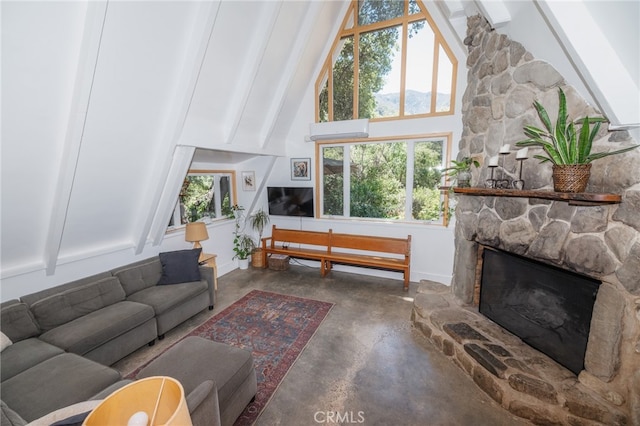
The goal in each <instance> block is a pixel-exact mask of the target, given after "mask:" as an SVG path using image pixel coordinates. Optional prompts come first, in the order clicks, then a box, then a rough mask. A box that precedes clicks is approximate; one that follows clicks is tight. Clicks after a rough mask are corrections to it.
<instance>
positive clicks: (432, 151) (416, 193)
mask: <svg viewBox="0 0 640 426" xmlns="http://www.w3.org/2000/svg"><path fill="white" fill-rule="evenodd" d="M444 143H445V142H444V141H425V142H416V143H415V147H414V174H413V205H412V208H411V210H412V211H411V213H412V217H413V219H416V220H438V219H439V218H440V206H441V204H442V200H441V198H442V195H441V192H440V190H439V189H438V186H439V185H440V178H441V173H440V169H441V167H442V164H443V163H442V159H443V147H444Z"/></svg>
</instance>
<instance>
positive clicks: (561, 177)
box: [553, 163, 591, 193]
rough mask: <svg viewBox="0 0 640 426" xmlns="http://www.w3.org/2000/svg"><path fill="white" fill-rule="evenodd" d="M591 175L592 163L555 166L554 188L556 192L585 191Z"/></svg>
mask: <svg viewBox="0 0 640 426" xmlns="http://www.w3.org/2000/svg"><path fill="white" fill-rule="evenodd" d="M590 176H591V163H588V164H567V165H562V166H560V165H554V166H553V190H554V191H556V192H574V193H575V192H584V190H585V189H586V188H587V183H589V177H590Z"/></svg>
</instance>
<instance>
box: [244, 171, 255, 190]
mask: <svg viewBox="0 0 640 426" xmlns="http://www.w3.org/2000/svg"><path fill="white" fill-rule="evenodd" d="M241 176H242V190H243V191H255V190H256V173H255V172H242V174H241Z"/></svg>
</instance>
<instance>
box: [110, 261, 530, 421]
mask: <svg viewBox="0 0 640 426" xmlns="http://www.w3.org/2000/svg"><path fill="white" fill-rule="evenodd" d="M417 286H418V284H417V283H411V287H410V291H409V292H408V293H407V292H403V291H402V281H401V280H390V279H383V278H373V277H367V276H364V275H359V274H357V275H356V274H348V273H341V272H335V271H334V272H332V273H331V274H329V275H328V276H327V277H325V278H320V274H319V271H318V269H314V268H309V267H305V266H299V265H293V266H292V267H291V268H290V269H289V270H288V271H271V270H262V269H253V268H249V269H248V270H245V271H240V270H235V271H233V272H231V273H229V274H227V275H225V276H223V277H221V278H220V279H219V280H218V292H217V298H218V299H217V302H216V307H215V309H214V311H212V312H208V311H207V312H203V313H201V314H199V315H197V316H196V317H194V318H192V319H191V320H189V321H187V322H186V323H185V324H183V325H182V326H180V327H178V328H176V329H174V330H172V331H171V332H169V333H167V335H166V338H165V339H164V340H162V341H159V342H157V343H156V344H155V345H154V346H153V347H145V348H143V349H140V350H139V351H138V352H136V353H134V354H132V355H130V356H129V357H127V358H125V359H124V360H122V361H120V362H118V363H117V364H116V365H115V367H116V368H118V369H119V370H120V371H121V372H122V373H123V374H125V375H126V374H127V373H129V372H131V371H133V369H135V368H136V367H137V366H139V365H140V364H141V363H142V362H144V361H145V360H146V359H149V358H150V357H153V356H155V355H156V354H158V353H160V352H161V351H163V350H164V349H165V348H166V347H168V346H169V345H170V344H171V343H173V342H175V341H176V340H178V339H179V338H181V337H182V336H183V335H184V334H185V333H186V332H188V331H190V330H191V329H193V328H194V327H195V326H197V325H199V324H200V323H202V322H204V321H205V320H206V319H207V318H209V317H210V316H211V315H214V314H216V313H218V312H220V311H221V310H222V309H224V308H225V307H227V306H229V305H230V304H232V303H233V302H235V301H236V300H238V299H239V298H241V297H242V296H244V295H245V294H247V293H248V292H249V291H251V290H253V289H259V290H265V291H272V292H276V293H285V294H290V295H294V296H300V297H307V298H311V299H316V300H322V301H327V302H332V303H334V304H335V306H334V307H333V309H332V310H331V312H330V313H329V314H328V316H327V318H326V319H325V320H324V322H323V323H322V324H321V326H320V328H319V329H318V330H317V332H316V334H315V336H314V337H313V338H312V339H311V341H310V342H309V344H308V345H307V347H306V348H305V350H304V351H303V352H302V354H301V355H300V357H299V358H298V360H297V361H296V362H295V364H294V365H293V367H292V368H291V370H290V371H289V373H288V374H287V376H286V377H285V379H284V380H283V381H282V383H281V384H280V387H279V389H278V390H277V391H276V393H275V394H274V396H273V397H272V399H271V401H270V402H269V404H268V405H267V407H266V408H265V410H264V411H263V413H262V414H261V416H260V417H259V418H258V420H257V422H256V425H269V426H270V425H287V426H289V425H318V424H326V425H331V424H342V425H346V424H361V425H434V426H435V425H463V426H464V425H473V426H480V425H490V426H497V425H524V424H528V423H526V422H524V421H522V420H521V419H518V418H516V417H514V416H513V415H511V414H510V413H508V412H507V411H505V410H504V409H502V408H501V407H500V406H498V405H497V404H496V403H495V402H493V401H492V400H491V399H490V398H489V397H487V396H486V395H485V394H484V393H483V392H482V391H480V390H479V389H478V388H477V387H476V385H475V384H474V383H473V381H472V380H471V378H469V377H468V376H467V375H465V374H463V373H462V371H461V370H460V369H459V368H458V367H457V366H455V365H454V364H453V363H451V361H449V360H448V359H446V358H445V357H444V355H442V354H441V353H440V352H439V351H437V350H436V349H435V348H433V347H432V346H431V343H430V342H428V341H427V340H426V339H425V338H424V337H423V336H421V335H420V333H418V332H416V331H415V330H414V329H413V328H412V326H411V321H410V315H411V308H412V304H413V296H414V295H415V291H416V287H417Z"/></svg>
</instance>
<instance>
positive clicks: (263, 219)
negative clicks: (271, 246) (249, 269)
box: [249, 209, 270, 268]
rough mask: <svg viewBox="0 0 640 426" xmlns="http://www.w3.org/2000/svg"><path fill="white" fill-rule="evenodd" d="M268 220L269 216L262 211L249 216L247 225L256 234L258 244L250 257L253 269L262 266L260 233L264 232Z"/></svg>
mask: <svg viewBox="0 0 640 426" xmlns="http://www.w3.org/2000/svg"><path fill="white" fill-rule="evenodd" d="M269 220H270V218H269V215H268V214H267V212H265V211H264V210H263V209H260V210H258V211H257V212H255V213H254V214H252V215H251V216H249V225H250V226H251V228H253V229H254V230H255V231H257V232H258V242H257V244H256V247H255V248H254V249H253V253H252V256H251V265H252V266H253V267H255V268H261V267H263V266H264V265H263V262H262V247H260V244H261V241H262V233H263V232H264V228H265V226H267V225H268V224H269Z"/></svg>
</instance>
